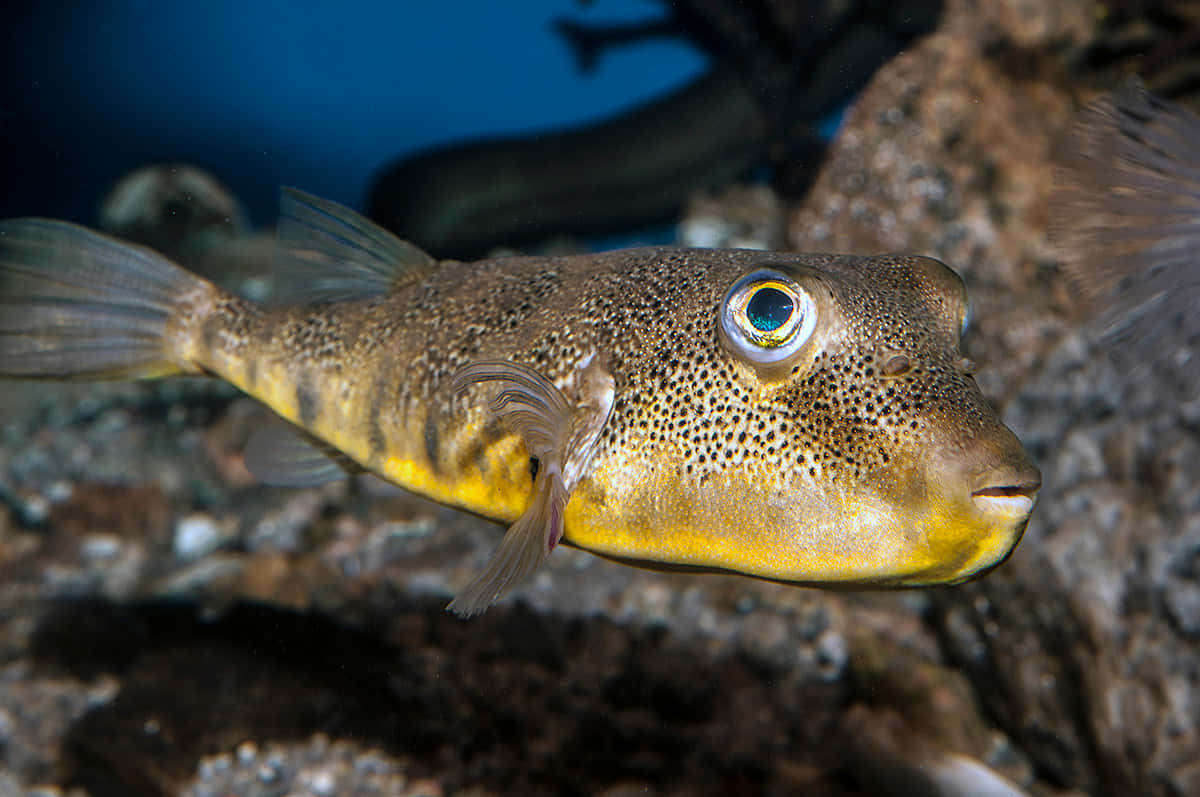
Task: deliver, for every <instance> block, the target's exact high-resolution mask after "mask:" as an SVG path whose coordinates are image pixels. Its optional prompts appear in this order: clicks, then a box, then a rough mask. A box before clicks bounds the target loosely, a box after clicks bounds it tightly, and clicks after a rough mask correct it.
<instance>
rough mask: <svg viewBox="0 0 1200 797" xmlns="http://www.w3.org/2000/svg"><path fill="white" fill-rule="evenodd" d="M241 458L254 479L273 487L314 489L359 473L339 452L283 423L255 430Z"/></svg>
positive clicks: (361, 470)
mask: <svg viewBox="0 0 1200 797" xmlns="http://www.w3.org/2000/svg"><path fill="white" fill-rule="evenodd" d="M242 457H243V459H244V460H245V462H246V468H247V469H248V470H249V471H250V473H252V474H253V475H254V477H255V478H256V479H258V480H259V481H260V482H262V483H264V484H270V485H273V486H275V487H316V486H319V485H322V484H327V483H328V482H332V481H337V480H338V479H344V478H346V477H347V476H350V475H354V474H356V473H362V472H363V468H362V466H360V465H359V464H358V463H356V462H355V461H354V460H352V459H350V457H348V456H346V455H345V454H343V453H342V452H341V451H339V450H337V449H336V448H334V447H333V446H330V445H329V444H327V443H324V442H322V441H321V440H318V439H317V438H315V437H313V436H312V435H310V434H308V433H307V432H304V431H303V430H301V429H298V428H296V427H294V426H292V425H291V424H287V423H284V422H283V421H280V422H278V423H272V424H269V425H267V426H264V427H262V428H261V429H257V430H255V432H254V433H253V434H252V435H251V436H250V439H249V440H248V441H247V442H246V448H245V450H244V451H243V452H242Z"/></svg>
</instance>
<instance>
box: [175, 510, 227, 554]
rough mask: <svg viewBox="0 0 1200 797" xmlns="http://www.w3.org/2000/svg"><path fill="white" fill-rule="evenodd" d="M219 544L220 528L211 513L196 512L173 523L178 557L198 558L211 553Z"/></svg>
mask: <svg viewBox="0 0 1200 797" xmlns="http://www.w3.org/2000/svg"><path fill="white" fill-rule="evenodd" d="M220 544H221V530H220V527H218V526H217V521H216V520H214V519H213V517H212V516H211V515H208V514H205V513H202V512H197V513H194V514H191V515H186V516H185V517H183V518H182V519H181V520H180V521H179V522H178V523H176V524H175V541H174V550H175V555H176V556H177V557H179V558H180V559H198V558H200V557H201V556H205V555H207V554H210V553H212V552H213V551H215V550H216V549H217V547H218V546H220Z"/></svg>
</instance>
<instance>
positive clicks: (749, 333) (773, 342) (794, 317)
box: [721, 269, 817, 365]
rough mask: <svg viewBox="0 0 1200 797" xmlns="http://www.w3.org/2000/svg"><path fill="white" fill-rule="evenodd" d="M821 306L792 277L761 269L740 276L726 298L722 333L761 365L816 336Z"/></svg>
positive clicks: (739, 351) (783, 356) (781, 358)
mask: <svg viewBox="0 0 1200 797" xmlns="http://www.w3.org/2000/svg"><path fill="white" fill-rule="evenodd" d="M816 325H817V306H816V303H815V302H814V301H813V299H812V296H810V295H809V293H808V291H806V290H804V288H802V287H800V285H799V284H798V283H797V282H796V281H795V280H793V279H791V278H790V277H787V276H785V275H784V274H781V273H780V272H778V271H773V270H771V269H761V270H759V271H755V272H753V273H751V274H748V275H746V276H745V277H742V278H741V279H740V280H738V281H737V282H736V283H735V284H734V286H733V287H732V288H730V289H729V293H727V294H725V299H724V301H723V302H722V303H721V335H722V337H723V338H724V340H725V343H726V344H727V345H728V346H730V347H731V348H732V349H733V350H734V352H736V353H737V354H740V355H742V356H743V357H745V358H746V359H748V360H750V361H751V362H752V363H754V364H756V365H774V364H776V363H780V362H782V361H784V360H787V359H788V358H789V357H791V356H792V355H793V354H795V353H796V352H797V351H799V350H800V349H801V348H802V347H803V346H804V344H805V343H807V342H808V339H809V338H811V337H812V334H813V330H814V329H815V328H816Z"/></svg>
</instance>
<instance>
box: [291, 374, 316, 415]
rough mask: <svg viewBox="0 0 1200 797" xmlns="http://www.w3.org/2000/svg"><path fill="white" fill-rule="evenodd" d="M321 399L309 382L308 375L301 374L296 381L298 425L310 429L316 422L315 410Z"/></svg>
mask: <svg viewBox="0 0 1200 797" xmlns="http://www.w3.org/2000/svg"><path fill="white" fill-rule="evenodd" d="M320 403H321V397H320V395H319V394H318V393H317V391H316V389H315V388H314V387H313V385H312V382H310V381H309V377H308V374H302V375H301V376H300V378H299V379H297V380H296V412H297V414H298V415H299V416H300V424H301V425H302V426H304V427H306V428H311V427H312V425H313V423H314V422H315V421H316V420H317V410H318V409H319V405H320Z"/></svg>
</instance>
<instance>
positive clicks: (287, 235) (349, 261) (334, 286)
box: [275, 188, 437, 303]
mask: <svg viewBox="0 0 1200 797" xmlns="http://www.w3.org/2000/svg"><path fill="white" fill-rule="evenodd" d="M275 236H276V247H277V249H276V255H275V258H276V269H277V271H278V276H279V279H278V282H279V298H280V300H281V301H283V302H294V303H311V302H334V301H341V300H346V299H363V298H367V297H370V296H379V295H382V294H385V293H387V292H388V291H391V290H393V289H395V288H397V287H399V286H402V285H407V284H409V283H411V282H415V281H418V280H421V279H424V278H425V277H426V276H427V275H429V274H430V273H431V272H432V271H433V269H434V268H435V267H436V265H437V261H435V260H434V259H433V258H432V257H430V256H429V255H427V254H425V252H423V251H421V250H420V249H418V248H417V247H415V246H413V245H412V244H410V243H407V242H405V241H402V240H400V239H399V238H397V237H396V236H394V235H392V234H391V233H390V232H388V231H387V230H385V229H383V228H382V227H380V226H379V225H378V224H376V223H375V222H373V221H371V220H369V219H367V218H365V217H363V216H361V215H359V214H358V213H355V212H354V211H353V210H350V209H349V208H347V207H344V206H342V205H339V204H337V203H336V202H330V201H329V200H327V199H321V198H319V197H315V196H313V195H312V194H306V193H305V192H303V191H299V190H297V189H295V188H285V189H283V191H282V194H281V198H280V204H279V226H278V228H277V230H276V233H275Z"/></svg>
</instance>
